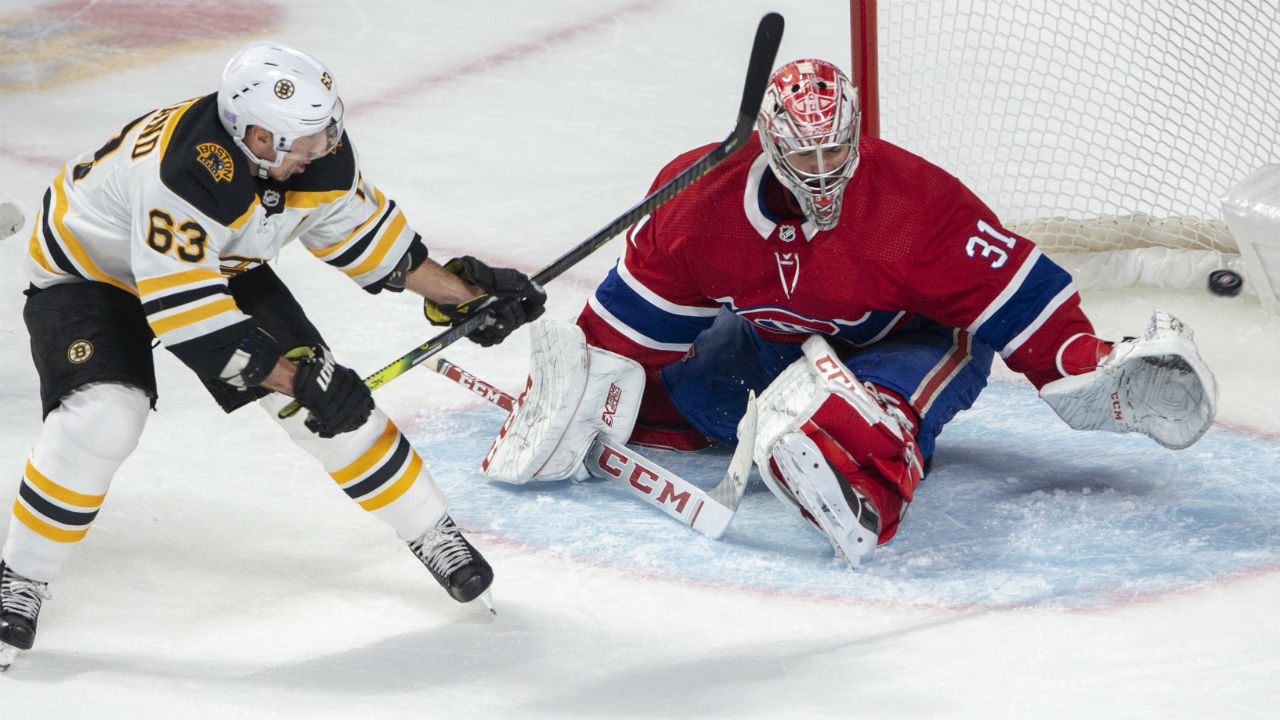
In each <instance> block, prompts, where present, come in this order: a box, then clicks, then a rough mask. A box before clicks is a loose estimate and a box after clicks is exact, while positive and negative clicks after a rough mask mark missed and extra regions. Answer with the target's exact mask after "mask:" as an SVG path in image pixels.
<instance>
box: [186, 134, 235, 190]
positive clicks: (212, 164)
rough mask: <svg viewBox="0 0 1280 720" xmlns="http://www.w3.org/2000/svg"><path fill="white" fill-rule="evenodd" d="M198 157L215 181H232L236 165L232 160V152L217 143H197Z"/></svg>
mask: <svg viewBox="0 0 1280 720" xmlns="http://www.w3.org/2000/svg"><path fill="white" fill-rule="evenodd" d="M196 159H197V160H199V161H200V164H201V165H203V166H204V169H205V170H208V171H209V174H210V175H212V176H213V181H214V182H231V178H232V177H233V176H234V175H235V165H233V164H232V162H231V153H229V152H227V151H226V148H224V147H222V146H221V145H219V144H217V143H201V144H200V145H197V146H196Z"/></svg>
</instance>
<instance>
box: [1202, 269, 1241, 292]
mask: <svg viewBox="0 0 1280 720" xmlns="http://www.w3.org/2000/svg"><path fill="white" fill-rule="evenodd" d="M1242 288H1244V278H1242V277H1240V273H1238V272H1236V271H1234V270H1214V271H1213V272H1211V273H1209V292H1211V293H1213V294H1214V295H1221V296H1222V297H1235V296H1236V295H1239V294H1240V290H1241V289H1242Z"/></svg>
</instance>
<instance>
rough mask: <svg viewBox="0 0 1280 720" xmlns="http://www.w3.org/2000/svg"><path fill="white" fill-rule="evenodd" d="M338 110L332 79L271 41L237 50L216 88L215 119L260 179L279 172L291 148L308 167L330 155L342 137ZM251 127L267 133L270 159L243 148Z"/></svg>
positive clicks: (316, 65) (298, 54) (339, 104)
mask: <svg viewBox="0 0 1280 720" xmlns="http://www.w3.org/2000/svg"><path fill="white" fill-rule="evenodd" d="M342 110H343V108H342V100H341V99H340V98H339V97H338V91H337V89H336V88H335V87H334V82H333V76H332V75H330V74H329V71H328V70H327V69H326V68H325V66H324V65H322V64H320V62H319V61H317V60H315V59H314V58H312V57H310V56H309V55H306V54H304V53H301V52H299V51H297V50H294V49H293V48H291V47H288V46H286V45H282V44H280V43H277V42H272V41H260V42H254V43H249V44H248V45H245V46H244V47H243V48H240V50H239V51H238V52H237V53H236V54H235V55H233V56H232V57H231V60H229V61H228V62H227V66H226V68H225V69H224V70H223V71H222V82H221V84H220V85H219V86H218V119H219V120H221V121H222V126H223V127H224V128H226V130H227V132H228V133H230V135H231V137H232V139H233V140H234V141H235V144H236V147H238V148H240V149H241V150H242V151H243V152H244V153H245V154H247V155H248V156H249V157H250V158H252V159H253V161H254V162H256V163H257V164H258V166H259V168H260V172H262V173H265V172H266V169H267V168H273V167H277V166H279V165H280V163H282V162H283V161H284V158H285V155H286V154H288V153H289V152H290V151H292V150H293V149H294V145H295V144H297V145H298V146H299V148H298V149H299V152H305V153H306V157H305V158H304V161H307V162H309V161H312V160H316V159H318V158H321V157H323V156H325V155H327V154H329V153H330V152H333V150H334V148H336V147H337V146H338V140H339V138H341V137H342ZM250 125H257V126H258V127H261V128H264V129H266V130H268V131H270V132H271V134H272V136H273V142H274V148H275V150H276V153H275V156H274V157H269V158H259V157H257V156H256V155H254V154H253V153H252V152H251V151H250V150H249V148H248V147H247V146H246V145H245V142H244V138H245V133H246V132H247V131H248V129H249V126H250ZM300 140H301V141H302V142H299V141H300Z"/></svg>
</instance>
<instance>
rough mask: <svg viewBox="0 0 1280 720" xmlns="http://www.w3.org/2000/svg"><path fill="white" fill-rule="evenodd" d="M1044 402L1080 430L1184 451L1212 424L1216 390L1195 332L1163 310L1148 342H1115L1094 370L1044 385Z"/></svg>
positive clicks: (1153, 321)
mask: <svg viewBox="0 0 1280 720" xmlns="http://www.w3.org/2000/svg"><path fill="white" fill-rule="evenodd" d="M1040 397H1041V398H1043V399H1044V401H1045V402H1047V403H1048V404H1049V407H1052V408H1053V410H1054V412H1056V413H1058V416H1059V417H1061V418H1062V419H1063V421H1064V422H1066V423H1067V425H1069V426H1071V427H1072V428H1074V429H1076V430H1108V431H1111V432H1117V433H1127V432H1138V433H1142V434H1143V435H1146V436H1148V437H1150V438H1151V439H1153V440H1155V441H1156V442H1158V443H1160V444H1161V445H1163V446H1165V447H1167V448H1170V449H1172V450H1180V449H1182V448H1185V447H1188V446H1189V445H1191V444H1192V443H1194V442H1195V441H1197V440H1199V439H1200V437H1201V436H1202V435H1204V434H1205V432H1206V431H1207V430H1208V429H1209V426H1210V425H1212V424H1213V418H1214V416H1215V415H1216V414H1217V399H1218V386H1217V384H1216V383H1215V381H1214V379H1213V373H1211V372H1209V368H1208V366H1207V365H1205V363H1204V361H1203V360H1202V359H1201V358H1200V353H1199V352H1198V351H1197V350H1196V346H1195V342H1194V341H1193V334H1192V332H1191V329H1190V328H1188V327H1187V326H1185V325H1183V324H1182V323H1181V322H1180V321H1179V320H1178V319H1177V318H1174V317H1173V316H1171V315H1169V314H1168V313H1166V312H1164V311H1163V310H1157V311H1156V312H1155V314H1154V315H1153V316H1152V318H1151V323H1150V325H1148V326H1147V331H1146V332H1145V333H1144V334H1143V336H1142V337H1140V338H1134V339H1131V340H1125V341H1123V342H1120V343H1117V344H1116V346H1115V348H1114V349H1113V350H1112V351H1111V353H1110V354H1109V355H1107V356H1106V357H1105V358H1103V359H1102V361H1101V362H1100V363H1099V364H1098V368H1097V369H1096V370H1093V371H1092V372H1087V373H1084V374H1082V375H1072V376H1070V377H1065V378H1061V379H1059V380H1054V381H1053V382H1051V383H1048V384H1046V385H1045V386H1044V387H1043V388H1041V389H1040Z"/></svg>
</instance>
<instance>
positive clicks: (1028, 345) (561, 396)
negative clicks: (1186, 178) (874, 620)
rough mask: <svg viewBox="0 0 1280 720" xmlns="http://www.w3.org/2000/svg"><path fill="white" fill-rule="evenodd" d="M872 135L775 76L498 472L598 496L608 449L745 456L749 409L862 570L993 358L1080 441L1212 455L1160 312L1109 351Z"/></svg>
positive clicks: (997, 238)
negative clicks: (1078, 432) (1128, 439)
mask: <svg viewBox="0 0 1280 720" xmlns="http://www.w3.org/2000/svg"><path fill="white" fill-rule="evenodd" d="M859 120H860V113H859V111H858V102H857V95H856V93H855V91H854V88H853V86H852V85H851V84H850V82H849V80H848V78H847V77H846V76H845V75H844V73H842V72H841V71H840V70H839V69H838V68H836V67H835V66H834V65H832V64H830V63H827V62H824V61H822V60H813V59H807V60H798V61H795V62H791V63H788V64H786V65H784V66H783V67H781V68H780V69H779V70H777V71H776V72H775V73H774V74H773V76H772V77H771V78H770V81H769V85H768V90H767V91H766V94H765V99H764V102H763V104H762V106H761V109H760V112H759V115H758V118H757V133H756V135H755V136H754V137H753V138H752V140H751V141H750V142H749V143H748V144H747V145H746V146H745V147H744V148H743V149H742V150H741V151H739V152H737V153H736V154H734V155H733V156H731V157H730V158H729V159H728V160H727V161H725V162H724V163H722V164H721V165H719V166H718V167H716V168H715V169H714V170H712V171H711V172H709V173H708V174H707V175H706V176H705V177H703V178H702V179H700V180H699V181H698V182H697V183H696V184H694V185H693V186H692V187H691V188H690V189H688V190H687V191H685V192H683V193H681V194H679V195H677V196H676V197H675V198H674V199H672V200H671V201H670V202H668V203H667V204H665V205H663V206H662V207H661V208H659V209H658V210H656V211H654V212H653V213H652V214H651V215H650V216H649V217H647V218H645V219H644V220H642V221H640V222H639V223H637V224H636V225H635V226H634V227H633V228H632V229H631V231H630V233H629V234H628V237H627V244H626V248H625V253H624V255H623V257H622V259H621V261H620V262H619V263H618V264H617V266H616V267H615V268H614V269H613V270H612V271H610V272H609V274H608V276H607V277H606V278H605V279H604V280H603V281H602V282H601V283H600V285H599V287H598V288H597V289H596V291H595V293H594V294H593V296H592V297H591V298H590V299H589V301H588V303H587V307H586V308H585V309H584V310H583V311H582V313H581V315H580V316H579V318H578V322H577V325H578V327H579V328H580V329H581V332H580V333H578V335H577V337H578V338H579V340H576V341H575V342H578V343H579V344H580V346H579V347H576V348H571V349H566V348H564V347H563V345H564V344H565V341H564V339H563V338H564V337H566V335H565V333H563V332H560V333H557V337H559V338H561V339H560V340H558V341H557V343H556V344H557V345H559V346H560V347H552V346H551V344H550V343H547V342H543V341H541V340H540V339H539V338H541V337H543V336H544V335H543V334H540V333H537V332H535V338H534V339H535V342H534V359H533V360H534V361H533V365H532V367H533V370H532V374H531V388H530V390H529V392H528V394H527V400H526V402H525V404H524V405H523V406H521V407H520V408H518V409H517V411H516V413H515V414H514V415H513V417H512V418H511V420H510V421H509V423H508V426H507V428H505V429H504V434H503V435H502V436H500V437H499V439H498V440H497V441H496V442H495V445H494V448H493V450H492V451H491V452H490V456H489V458H487V460H486V472H487V473H488V474H489V475H490V476H491V477H494V478H496V479H500V480H505V481H509V482H525V481H528V480H530V479H560V478H564V477H566V476H575V477H581V476H583V474H584V473H583V472H582V470H581V468H580V465H581V462H582V458H583V456H584V455H585V452H586V448H587V446H589V445H590V442H591V439H592V438H593V437H594V436H595V435H596V434H597V433H602V434H604V435H606V436H607V437H609V439H611V440H614V441H617V442H631V443H635V444H639V445H649V446H657V447H667V448H676V449H687V450H692V449H697V448H700V447H704V446H706V445H708V444H710V443H712V442H718V443H734V442H736V440H737V438H736V428H737V424H738V421H739V419H740V418H741V417H742V415H743V413H744V412H745V410H746V407H747V397H748V392H749V391H753V392H755V393H757V394H759V401H758V410H759V421H758V432H757V436H756V440H755V446H754V448H753V455H754V458H755V462H756V464H757V466H758V468H759V470H760V474H761V476H762V477H763V478H764V480H765V483H766V484H767V485H768V486H769V488H770V490H772V491H773V492H774V494H776V495H777V496H778V497H779V498H780V499H781V500H782V501H783V503H784V504H785V505H787V506H788V507H791V508H792V509H794V510H795V511H797V512H798V513H799V514H800V515H802V516H803V517H804V518H805V519H807V520H808V521H809V522H811V523H813V524H814V525H816V526H817V527H818V528H819V529H820V530H821V531H822V533H823V534H824V535H825V536H826V537H827V538H828V539H829V540H830V541H831V544H832V546H833V547H834V548H835V550H836V552H837V553H839V554H840V555H841V556H843V557H844V558H845V559H846V560H848V561H849V563H850V564H851V565H853V566H855V567H856V566H857V565H858V563H859V562H860V561H861V560H862V559H863V558H864V557H865V556H866V555H867V554H868V553H869V552H870V551H871V550H872V549H873V548H874V547H875V546H876V545H877V544H878V543H883V542H885V541H887V540H888V539H889V538H891V537H892V536H893V534H894V532H895V531H896V529H897V527H898V522H899V519H900V518H901V516H902V511H903V508H904V507H905V505H906V504H907V503H909V502H910V501H911V499H912V496H913V493H914V492H915V489H916V487H917V485H918V484H919V483H920V481H921V479H922V477H923V476H924V474H925V472H926V471H927V468H928V466H929V461H930V458H931V457H932V455H933V451H934V447H935V442H936V439H937V437H938V434H939V433H940V432H941V431H942V429H943V427H944V426H945V425H946V423H947V422H948V421H950V420H951V418H952V417H954V416H955V414H956V413H957V412H959V411H961V410H965V409H967V408H969V407H970V406H971V405H972V404H973V402H974V401H975V400H976V399H977V397H978V394H979V393H980V392H981V391H982V389H983V388H984V387H985V386H986V382H987V377H988V375H989V373H990V370H991V362H992V355H993V353H996V352H998V353H999V354H1000V356H1001V357H1002V358H1003V359H1004V361H1005V363H1006V364H1007V365H1008V366H1009V367H1010V368H1011V369H1013V370H1015V371H1017V372H1020V373H1022V374H1024V375H1025V376H1026V377H1027V378H1028V379H1030V380H1031V382H1032V383H1033V384H1034V385H1035V386H1036V387H1037V388H1038V389H1039V390H1040V394H1041V396H1042V397H1043V398H1044V399H1045V401H1046V402H1048V403H1049V404H1050V405H1051V406H1052V407H1053V408H1054V410H1055V411H1057V413H1058V414H1059V415H1060V416H1061V417H1062V418H1063V419H1064V420H1065V421H1066V422H1067V424H1068V425H1070V426H1071V427H1073V428H1078V429H1106V430H1112V431H1117V432H1130V431H1136V432H1141V433H1144V434H1146V435H1148V436H1150V437H1152V438H1153V439H1155V440H1156V441H1157V442H1158V443H1160V444H1161V445H1164V446H1166V447H1169V448H1182V447H1186V446H1188V445H1191V444H1192V443H1194V442H1195V441H1196V440H1197V439H1199V438H1200V436H1201V435H1203V434H1204V432H1205V431H1206V430H1207V429H1208V427H1209V425H1210V424H1212V422H1213V417H1214V412H1215V395H1216V390H1215V385H1214V381H1213V377H1212V375H1211V374H1210V372H1209V371H1208V369H1207V368H1206V367H1205V365H1204V363H1203V362H1202V361H1201V360H1200V358H1199V355H1198V353H1197V351H1196V348H1195V345H1194V344H1193V342H1192V339H1191V332H1190V331H1189V330H1188V329H1186V328H1185V327H1184V326H1183V325H1182V324H1181V323H1180V322H1178V321H1177V320H1175V319H1173V318H1171V317H1169V316H1168V315H1167V314H1165V313H1162V312H1157V313H1156V314H1155V317H1154V318H1153V320H1152V324H1151V326H1150V327H1149V328H1148V330H1147V332H1146V334H1145V335H1144V336H1143V337H1142V338H1138V339H1130V340H1126V341H1123V342H1119V343H1114V344H1113V343H1111V342H1108V341H1105V340H1103V339H1100V338H1098V337H1097V336H1096V335H1095V334H1094V330H1093V325H1092V324H1091V323H1090V321H1089V319H1088V318H1087V317H1085V315H1084V313H1083V312H1082V311H1081V309H1080V297H1079V295H1078V294H1077V292H1076V289H1075V287H1074V285H1073V283H1072V279H1071V276H1070V275H1069V274H1068V273H1067V272H1066V271H1065V270H1063V269H1062V268H1061V267H1059V266H1058V265H1057V264H1055V263H1054V262H1053V261H1052V260H1050V259H1049V258H1048V257H1046V256H1045V255H1044V254H1042V253H1041V252H1040V251H1039V250H1038V249H1037V248H1036V246H1035V244H1034V243H1032V242H1031V241H1029V240H1027V239H1026V238H1023V237H1020V236H1019V235H1017V234H1015V233H1013V232H1010V231H1009V230H1006V229H1005V228H1003V227H1002V226H1001V224H1000V221H999V219H998V218H997V217H996V216H995V214H994V213H993V212H992V211H991V210H990V209H989V208H987V207H986V205H984V204H983V202H982V201H981V200H979V199H978V198H977V197H976V196H975V195H974V194H973V193H972V192H971V191H970V190H968V189H967V188H966V187H965V186H964V185H963V184H962V183H961V182H960V181H959V180H957V179H956V178H955V177H952V176H951V175H949V174H947V173H946V172H945V171H943V170H942V169H940V168H938V167H936V166H934V165H932V164H930V163H929V162H927V161H925V160H923V159H922V158H920V157H918V156H916V155H912V154H911V153H909V152H906V151H905V150H902V149H900V148H898V147H895V146H894V145H892V144H890V143H888V142H884V141H882V140H879V139H876V138H866V137H862V138H860V137H859ZM707 150H708V148H707V147H703V148H699V149H696V150H693V151H690V152H688V153H685V154H683V155H681V156H680V157H678V158H676V159H675V160H674V161H673V162H671V163H670V164H669V165H667V167H665V168H664V169H663V170H662V172H661V173H659V175H658V177H657V179H656V180H655V181H654V183H653V187H654V188H657V187H660V186H661V185H663V184H664V183H665V182H666V181H667V180H668V179H670V178H671V177H672V176H674V175H675V174H677V173H679V172H680V171H681V170H683V169H685V168H686V167H688V166H689V165H690V164H692V163H693V162H695V161H696V160H697V159H698V158H700V157H702V156H703V155H704V154H705V153H706V152H707ZM545 336H546V337H550V333H547V334H545ZM569 337H574V336H573V335H570V336H569ZM553 357H554V361H552V358H553ZM566 368H570V369H568V370H566ZM553 375H554V377H552V376H553ZM579 398H580V400H579ZM602 409H603V411H602Z"/></svg>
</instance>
